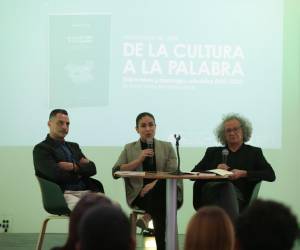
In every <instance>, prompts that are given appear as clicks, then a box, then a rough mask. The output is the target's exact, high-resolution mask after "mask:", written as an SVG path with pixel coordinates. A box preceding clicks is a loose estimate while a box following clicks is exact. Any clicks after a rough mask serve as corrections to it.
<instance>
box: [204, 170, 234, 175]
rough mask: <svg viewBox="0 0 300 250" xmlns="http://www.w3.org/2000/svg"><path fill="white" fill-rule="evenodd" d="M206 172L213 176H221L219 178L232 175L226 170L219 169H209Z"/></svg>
mask: <svg viewBox="0 0 300 250" xmlns="http://www.w3.org/2000/svg"><path fill="white" fill-rule="evenodd" d="M206 172H209V173H215V174H217V175H221V176H226V175H232V174H233V173H232V172H230V171H228V170H225V169H220V168H216V169H210V170H207V171H206Z"/></svg>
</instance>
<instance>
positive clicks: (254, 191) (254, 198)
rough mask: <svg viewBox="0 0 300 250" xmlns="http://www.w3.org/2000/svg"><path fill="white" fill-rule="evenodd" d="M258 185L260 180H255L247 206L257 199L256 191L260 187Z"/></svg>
mask: <svg viewBox="0 0 300 250" xmlns="http://www.w3.org/2000/svg"><path fill="white" fill-rule="evenodd" d="M260 185H261V181H260V182H257V183H256V184H255V186H254V188H253V191H252V195H251V197H250V200H249V203H248V206H250V205H251V204H252V203H253V202H254V201H255V200H256V199H257V196H258V192H259V189H260Z"/></svg>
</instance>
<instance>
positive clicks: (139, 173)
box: [115, 171, 145, 176]
mask: <svg viewBox="0 0 300 250" xmlns="http://www.w3.org/2000/svg"><path fill="white" fill-rule="evenodd" d="M115 174H116V175H120V176H126V175H128V176H145V172H143V171H117V172H115Z"/></svg>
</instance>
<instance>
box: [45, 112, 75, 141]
mask: <svg viewBox="0 0 300 250" xmlns="http://www.w3.org/2000/svg"><path fill="white" fill-rule="evenodd" d="M69 125H70V120H69V117H68V112H67V111H66V110H64V109H54V110H52V111H51V113H50V115H49V121H48V127H49V130H50V132H49V135H50V137H51V138H53V139H55V140H63V139H64V138H65V136H66V135H67V134H68V132H69Z"/></svg>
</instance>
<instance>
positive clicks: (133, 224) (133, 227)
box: [130, 212, 137, 239]
mask: <svg viewBox="0 0 300 250" xmlns="http://www.w3.org/2000/svg"><path fill="white" fill-rule="evenodd" d="M136 220H137V214H136V213H135V212H132V213H131V214H130V226H131V235H132V238H133V239H136Z"/></svg>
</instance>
